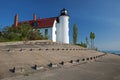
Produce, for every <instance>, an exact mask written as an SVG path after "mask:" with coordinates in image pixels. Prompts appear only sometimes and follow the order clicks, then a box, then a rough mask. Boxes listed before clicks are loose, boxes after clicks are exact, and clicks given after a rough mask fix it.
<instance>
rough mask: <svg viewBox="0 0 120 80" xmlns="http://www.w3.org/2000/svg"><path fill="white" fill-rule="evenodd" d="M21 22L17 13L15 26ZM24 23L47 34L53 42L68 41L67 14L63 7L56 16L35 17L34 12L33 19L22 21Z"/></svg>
mask: <svg viewBox="0 0 120 80" xmlns="http://www.w3.org/2000/svg"><path fill="white" fill-rule="evenodd" d="M21 23H23V22H18V14H17V15H16V16H15V22H14V25H15V26H17V25H19V24H21ZM24 23H28V24H30V25H32V26H33V27H35V28H37V29H39V31H40V33H41V34H42V35H44V36H47V37H48V39H49V40H52V41H53V42H63V43H69V16H68V11H67V10H66V9H65V8H64V9H62V10H61V11H60V16H58V17H51V18H43V19H36V14H34V17H33V20H29V21H24Z"/></svg>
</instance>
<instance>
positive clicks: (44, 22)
mask: <svg viewBox="0 0 120 80" xmlns="http://www.w3.org/2000/svg"><path fill="white" fill-rule="evenodd" d="M55 20H56V21H57V22H58V17H52V18H43V19H37V20H36V21H35V20H28V21H23V22H19V23H18V25H19V24H23V23H27V24H30V25H31V26H33V27H35V28H49V27H53V24H54V21H55Z"/></svg>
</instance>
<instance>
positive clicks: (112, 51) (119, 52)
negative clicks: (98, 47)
mask: <svg viewBox="0 0 120 80" xmlns="http://www.w3.org/2000/svg"><path fill="white" fill-rule="evenodd" d="M103 52H107V53H112V54H117V55H120V50H104V51H103Z"/></svg>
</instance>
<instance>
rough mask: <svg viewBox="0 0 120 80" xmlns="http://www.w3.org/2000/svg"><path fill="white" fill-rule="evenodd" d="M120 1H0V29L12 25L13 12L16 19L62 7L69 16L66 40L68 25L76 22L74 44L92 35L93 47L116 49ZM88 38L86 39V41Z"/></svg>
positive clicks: (119, 46) (119, 41)
mask: <svg viewBox="0 0 120 80" xmlns="http://www.w3.org/2000/svg"><path fill="white" fill-rule="evenodd" d="M119 4H120V0H0V28H2V27H4V26H7V25H8V26H9V25H12V24H13V22H14V15H15V14H16V13H18V14H19V21H24V20H30V19H33V13H36V14H37V17H39V18H47V17H54V16H58V15H59V14H60V10H61V9H62V8H66V9H67V10H68V11H69V15H70V42H72V27H73V24H77V26H78V30H79V34H78V35H79V36H78V43H80V42H81V41H82V42H83V41H85V37H86V36H87V37H88V38H89V33H90V32H91V31H92V32H94V33H95V34H96V38H95V46H96V47H98V48H99V49H100V50H104V49H105V50H106V49H107V50H120V5H119ZM89 41H90V40H89Z"/></svg>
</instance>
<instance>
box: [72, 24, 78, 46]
mask: <svg viewBox="0 0 120 80" xmlns="http://www.w3.org/2000/svg"><path fill="white" fill-rule="evenodd" d="M77 40H78V28H77V25H76V24H74V25H73V44H77Z"/></svg>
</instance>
